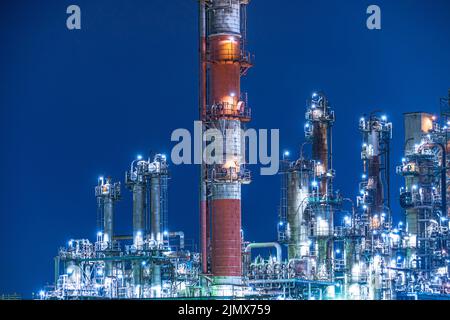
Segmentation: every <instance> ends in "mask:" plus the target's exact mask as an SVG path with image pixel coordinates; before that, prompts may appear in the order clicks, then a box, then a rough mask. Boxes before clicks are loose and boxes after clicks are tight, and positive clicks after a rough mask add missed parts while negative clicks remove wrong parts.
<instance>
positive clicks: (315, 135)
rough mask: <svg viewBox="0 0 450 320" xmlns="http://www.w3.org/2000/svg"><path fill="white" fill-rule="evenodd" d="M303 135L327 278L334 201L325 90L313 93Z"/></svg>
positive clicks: (319, 247) (319, 251)
mask: <svg viewBox="0 0 450 320" xmlns="http://www.w3.org/2000/svg"><path fill="white" fill-rule="evenodd" d="M306 120H307V123H306V125H305V135H306V138H307V139H308V140H309V141H310V142H311V145H312V161H313V162H314V181H313V183H312V188H311V189H312V192H311V200H310V201H309V208H310V211H311V212H312V216H313V217H314V218H313V228H312V229H313V236H314V238H315V244H314V246H315V250H314V251H315V252H316V255H317V265H318V266H317V268H318V271H319V274H320V277H322V278H330V277H331V275H332V274H333V273H332V268H333V265H332V260H333V257H334V252H333V246H334V242H333V237H334V211H335V206H336V204H337V201H338V200H339V199H337V198H336V196H335V194H334V193H333V179H334V175H335V174H334V170H333V163H332V159H333V149H332V127H333V124H334V121H335V116H334V110H333V109H332V108H331V107H330V105H329V103H328V99H327V97H326V96H325V94H323V93H321V92H319V93H314V94H313V96H312V98H311V100H310V101H308V106H307V110H306Z"/></svg>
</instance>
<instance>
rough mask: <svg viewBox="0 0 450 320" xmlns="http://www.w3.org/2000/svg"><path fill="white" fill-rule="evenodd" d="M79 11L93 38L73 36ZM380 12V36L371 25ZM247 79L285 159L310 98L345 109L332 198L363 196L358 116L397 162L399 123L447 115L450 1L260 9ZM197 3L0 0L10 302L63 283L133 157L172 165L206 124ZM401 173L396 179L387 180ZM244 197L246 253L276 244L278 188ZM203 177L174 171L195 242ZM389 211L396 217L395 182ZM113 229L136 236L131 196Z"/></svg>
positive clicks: (2, 246) (2, 208) (179, 208)
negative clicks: (66, 257)
mask: <svg viewBox="0 0 450 320" xmlns="http://www.w3.org/2000/svg"><path fill="white" fill-rule="evenodd" d="M70 4H78V5H79V6H80V7H81V11H82V30H79V31H69V30H67V28H66V25H65V23H66V17H67V15H66V8H67V6H68V5H70ZM370 4H378V5H379V6H380V7H381V10H382V30H381V31H369V30H368V29H367V28H366V18H367V15H366V13H365V12H366V8H367V7H368V5H370ZM248 14H249V30H248V38H249V49H250V50H251V51H252V52H253V53H255V55H256V66H255V68H254V69H252V70H251V71H250V72H249V75H248V76H247V78H246V79H244V81H243V89H244V91H247V92H248V93H249V99H250V104H251V107H252V111H253V115H254V119H253V122H252V123H251V127H254V128H268V129H270V128H280V130H281V147H282V148H283V149H288V150H291V152H292V153H294V152H296V150H297V149H298V147H299V145H300V144H301V143H302V141H303V139H304V138H303V124H304V112H305V101H306V99H307V98H308V97H309V96H310V94H311V93H312V92H313V91H315V90H317V89H322V90H324V91H325V92H326V94H327V95H328V97H329V99H330V102H331V103H332V106H333V107H334V109H335V111H336V117H337V122H336V124H335V129H334V134H335V135H334V143H335V144H334V164H335V169H336V171H337V179H336V182H335V183H336V188H337V189H340V190H341V191H342V193H343V194H344V195H345V196H347V197H351V198H353V199H354V198H355V196H356V194H357V188H358V180H359V178H360V174H361V169H360V168H361V163H360V146H361V138H360V135H359V133H358V128H357V125H358V119H359V118H360V116H361V115H362V114H363V113H366V112H367V113H368V112H370V111H372V110H374V109H383V110H385V111H386V114H387V115H388V116H389V117H390V118H391V120H392V121H393V123H394V130H395V131H394V134H395V138H394V140H393V154H392V168H394V166H395V165H396V163H397V162H398V161H400V159H401V149H402V140H403V133H402V130H403V128H402V127H403V121H402V113H404V112H407V111H418V110H423V111H429V112H434V113H437V112H438V111H439V98H440V97H443V96H445V95H446V94H447V89H448V88H449V87H450V2H449V1H448V0H431V1H427V0H395V1H392V0H391V1H388V0H386V1H382V0H377V1H364V0H345V1H344V0H341V1H338V0H335V1H332V0H329V1H325V0H298V1H269V0H254V1H252V3H251V5H250V6H249V12H248ZM197 59H198V58H197V5H196V1H194V0H172V1H165V0H140V1H138V0H133V1H119V0H95V1H93V0H73V1H22V0H20V1H19V0H15V1H8V2H7V1H3V2H2V4H0V139H1V140H0V141H1V142H0V143H1V157H0V174H1V175H0V177H1V178H0V191H1V192H0V250H1V258H0V259H1V261H0V294H1V293H13V292H19V293H21V294H23V295H24V297H31V292H33V291H37V290H39V289H40V288H41V287H42V286H43V285H45V284H46V283H47V282H52V281H53V260H52V258H53V257H54V256H55V255H56V253H57V249H58V247H59V246H62V245H64V244H65V243H66V242H67V241H68V240H69V239H70V238H90V239H91V240H93V239H94V237H95V234H96V200H95V197H94V190H93V187H94V186H95V184H96V183H97V177H98V176H99V175H111V176H113V177H115V178H116V179H119V180H123V176H124V171H125V170H126V168H127V166H128V165H129V163H130V161H132V160H133V159H134V158H135V156H136V155H137V154H148V153H149V152H162V153H167V154H169V153H170V150H171V147H172V146H173V143H171V142H170V134H171V132H172V131H173V130H174V129H176V128H188V129H191V128H192V127H193V121H194V120H195V119H196V118H197V117H198V105H197V96H198V93H197V92H198V89H197V83H198V80H197V79H198V71H197ZM392 171H394V170H392ZM253 172H254V181H253V183H252V184H251V185H250V186H246V187H244V188H243V190H244V191H243V226H244V231H245V236H246V239H247V240H250V241H261V240H266V241H269V240H275V238H276V223H277V205H278V201H279V177H277V176H272V177H266V176H264V177H262V176H259V170H258V168H256V167H254V168H253ZM197 173H198V167H196V166H182V167H174V166H172V177H173V179H172V180H171V184H170V197H169V219H170V226H171V229H172V230H184V231H185V232H186V234H187V237H188V238H190V239H197V234H198V224H197V221H198V205H197V199H198V194H197V182H198V177H197ZM392 182H393V185H392V191H393V198H392V199H393V202H394V204H395V206H394V210H395V214H396V216H397V217H400V216H401V212H400V209H399V206H398V205H397V204H396V202H397V198H398V197H397V194H396V192H397V190H398V187H399V186H400V183H401V179H400V178H398V177H395V176H393V178H392ZM122 191H123V194H124V199H123V200H122V201H121V202H120V203H119V205H118V211H117V223H116V232H117V233H119V234H127V233H129V232H130V230H131V194H130V192H128V190H126V189H125V188H123V189H122Z"/></svg>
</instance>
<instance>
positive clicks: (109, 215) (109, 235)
mask: <svg viewBox="0 0 450 320" xmlns="http://www.w3.org/2000/svg"><path fill="white" fill-rule="evenodd" d="M95 196H96V197H97V203H98V206H99V209H100V210H101V211H102V213H103V214H102V219H101V220H102V221H103V230H102V236H103V242H105V243H108V244H111V243H112V240H113V236H114V206H115V202H116V201H117V200H119V199H120V182H115V183H113V182H112V181H111V178H109V177H108V178H107V179H106V181H105V180H104V178H103V177H100V179H99V180H98V185H97V186H96V187H95Z"/></svg>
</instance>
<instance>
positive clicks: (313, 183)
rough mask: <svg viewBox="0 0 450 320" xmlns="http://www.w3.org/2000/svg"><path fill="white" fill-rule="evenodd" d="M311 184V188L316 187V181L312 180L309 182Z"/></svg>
mask: <svg viewBox="0 0 450 320" xmlns="http://www.w3.org/2000/svg"><path fill="white" fill-rule="evenodd" d="M311 185H312V186H313V188H315V187H317V181H315V180H314V181H313V182H312V183H311Z"/></svg>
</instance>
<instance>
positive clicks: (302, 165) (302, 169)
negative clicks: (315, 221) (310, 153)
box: [286, 159, 312, 260]
mask: <svg viewBox="0 0 450 320" xmlns="http://www.w3.org/2000/svg"><path fill="white" fill-rule="evenodd" d="M311 176H312V167H311V164H310V162H309V161H306V160H304V159H299V160H297V161H296V162H294V163H293V164H292V165H291V167H290V168H289V169H288V171H287V212H286V218H287V230H286V231H287V232H286V236H287V243H288V258H289V260H291V259H301V258H302V257H304V256H307V255H309V242H308V240H309V238H308V236H309V233H308V224H307V219H306V217H305V214H306V212H305V210H306V207H307V205H308V195H309V185H310V181H311Z"/></svg>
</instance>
